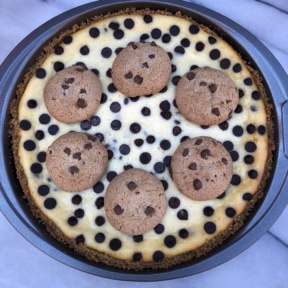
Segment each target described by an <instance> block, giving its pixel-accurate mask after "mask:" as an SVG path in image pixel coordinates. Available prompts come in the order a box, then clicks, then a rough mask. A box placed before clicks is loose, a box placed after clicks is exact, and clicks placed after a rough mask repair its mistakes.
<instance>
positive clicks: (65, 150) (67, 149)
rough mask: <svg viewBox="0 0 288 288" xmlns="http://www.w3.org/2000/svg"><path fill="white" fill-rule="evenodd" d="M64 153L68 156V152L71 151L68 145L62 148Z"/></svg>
mask: <svg viewBox="0 0 288 288" xmlns="http://www.w3.org/2000/svg"><path fill="white" fill-rule="evenodd" d="M63 151H64V153H66V154H67V155H68V156H70V153H71V149H70V148H68V147H66V148H64V150H63Z"/></svg>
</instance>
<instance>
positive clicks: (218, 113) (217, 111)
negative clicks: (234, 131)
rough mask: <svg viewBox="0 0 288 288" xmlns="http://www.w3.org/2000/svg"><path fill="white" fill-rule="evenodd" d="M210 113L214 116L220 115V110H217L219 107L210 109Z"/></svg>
mask: <svg viewBox="0 0 288 288" xmlns="http://www.w3.org/2000/svg"><path fill="white" fill-rule="evenodd" d="M211 113H212V114H213V115H215V116H217V117H218V116H220V111H219V109H218V108H213V109H212V110H211Z"/></svg>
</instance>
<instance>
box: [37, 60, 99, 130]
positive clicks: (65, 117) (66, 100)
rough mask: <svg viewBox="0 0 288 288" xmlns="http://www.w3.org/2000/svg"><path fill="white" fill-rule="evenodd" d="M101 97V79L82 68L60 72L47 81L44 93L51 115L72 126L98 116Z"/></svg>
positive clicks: (72, 67)
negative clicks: (97, 111)
mask: <svg viewBox="0 0 288 288" xmlns="http://www.w3.org/2000/svg"><path fill="white" fill-rule="evenodd" d="M101 95H102V89H101V84H100V81H99V79H98V77H97V76H96V75H95V74H94V73H93V72H92V71H90V70H88V69H87V68H86V67H85V66H84V67H83V66H79V65H77V66H71V67H68V68H65V69H63V70H61V71H59V72H57V73H56V74H55V75H54V76H53V77H52V78H51V79H50V80H49V81H48V82H47V84H46V86H45V89H44V92H43V96H44V102H45V105H46V108H47V110H48V112H49V113H50V114H51V115H52V116H53V117H54V118H56V119H57V120H58V121H60V122H63V123H68V124H69V123H76V122H79V121H82V120H85V119H87V118H89V117H91V116H92V115H94V113H95V112H96V110H97V108H98V106H99V104H100V101H101Z"/></svg>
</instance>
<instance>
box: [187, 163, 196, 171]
mask: <svg viewBox="0 0 288 288" xmlns="http://www.w3.org/2000/svg"><path fill="white" fill-rule="evenodd" d="M188 168H189V170H197V164H196V163H191V164H190V165H189V166H188Z"/></svg>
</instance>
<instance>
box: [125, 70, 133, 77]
mask: <svg viewBox="0 0 288 288" xmlns="http://www.w3.org/2000/svg"><path fill="white" fill-rule="evenodd" d="M124 77H125V78H126V79H131V78H132V77H133V74H132V73H131V72H130V71H129V72H128V73H126V74H125V75H124Z"/></svg>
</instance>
